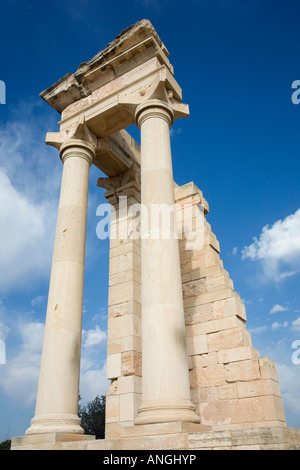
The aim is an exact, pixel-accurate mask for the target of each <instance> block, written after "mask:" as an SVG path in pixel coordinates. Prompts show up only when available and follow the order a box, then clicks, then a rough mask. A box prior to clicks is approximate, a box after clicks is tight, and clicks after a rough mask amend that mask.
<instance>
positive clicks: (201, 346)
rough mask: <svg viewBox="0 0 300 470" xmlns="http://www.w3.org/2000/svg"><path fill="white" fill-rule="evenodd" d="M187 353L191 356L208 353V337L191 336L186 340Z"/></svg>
mask: <svg viewBox="0 0 300 470" xmlns="http://www.w3.org/2000/svg"><path fill="white" fill-rule="evenodd" d="M186 342H187V352H188V354H189V355H190V356H195V355H196V354H203V353H207V342H206V335H197V336H191V337H188V338H187V339H186Z"/></svg>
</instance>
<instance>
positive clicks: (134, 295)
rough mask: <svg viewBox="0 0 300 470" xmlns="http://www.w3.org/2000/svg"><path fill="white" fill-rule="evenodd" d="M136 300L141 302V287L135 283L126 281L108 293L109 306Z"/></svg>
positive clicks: (110, 289)
mask: <svg viewBox="0 0 300 470" xmlns="http://www.w3.org/2000/svg"><path fill="white" fill-rule="evenodd" d="M132 299H136V300H137V301H138V302H141V286H140V284H139V283H137V282H134V281H126V282H123V283H122V284H117V285H113V286H110V288H109V293H108V304H109V305H114V304H120V303H122V302H125V301H127V300H132Z"/></svg>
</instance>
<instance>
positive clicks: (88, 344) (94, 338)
mask: <svg viewBox="0 0 300 470" xmlns="http://www.w3.org/2000/svg"><path fill="white" fill-rule="evenodd" d="M106 339H107V337H106V332H105V331H102V330H101V328H100V327H99V326H98V325H95V328H93V329H90V330H87V331H84V330H83V331H82V354H81V367H80V396H81V398H82V402H83V403H87V402H88V401H91V400H94V398H95V397H96V396H97V395H99V396H100V395H105V394H106V391H107V389H108V387H109V384H110V381H109V380H107V378H106V362H104V359H103V357H104V358H106V354H104V355H103V354H102V353H101V349H103V348H104V347H105V350H106Z"/></svg>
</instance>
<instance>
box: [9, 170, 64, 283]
mask: <svg viewBox="0 0 300 470" xmlns="http://www.w3.org/2000/svg"><path fill="white" fill-rule="evenodd" d="M0 226H1V231H0V259H1V270H0V289H1V290H7V289H11V288H15V287H18V286H19V285H21V284H22V283H23V282H24V281H29V277H30V278H32V277H37V278H38V277H39V276H41V275H43V276H45V275H49V268H50V262H51V254H52V245H53V237H54V227H55V219H54V214H53V207H52V206H51V204H49V202H47V201H45V202H42V203H38V202H37V203H36V202H31V201H30V200H29V199H27V198H26V196H24V194H22V193H21V192H19V191H17V190H16V189H15V188H14V187H13V185H12V183H11V181H10V180H9V178H8V176H7V175H6V174H5V173H4V171H3V170H1V169H0Z"/></svg>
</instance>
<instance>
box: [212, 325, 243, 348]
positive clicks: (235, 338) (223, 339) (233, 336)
mask: <svg viewBox="0 0 300 470" xmlns="http://www.w3.org/2000/svg"><path fill="white" fill-rule="evenodd" d="M207 346H208V351H209V352H210V351H220V350H223V349H231V348H237V347H240V346H249V342H248V338H247V335H246V334H245V332H244V330H243V329H242V328H231V329H229V330H223V331H218V332H217V333H210V334H208V335H207Z"/></svg>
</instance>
